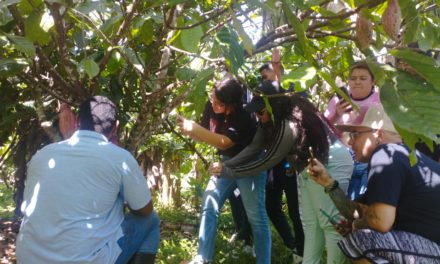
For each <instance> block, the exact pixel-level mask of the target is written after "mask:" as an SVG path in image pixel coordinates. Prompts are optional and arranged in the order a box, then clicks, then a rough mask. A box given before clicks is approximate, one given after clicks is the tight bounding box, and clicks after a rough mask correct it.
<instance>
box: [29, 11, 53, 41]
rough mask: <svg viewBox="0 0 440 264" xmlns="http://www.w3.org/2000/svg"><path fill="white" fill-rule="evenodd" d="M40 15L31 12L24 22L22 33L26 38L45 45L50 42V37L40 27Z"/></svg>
mask: <svg viewBox="0 0 440 264" xmlns="http://www.w3.org/2000/svg"><path fill="white" fill-rule="evenodd" d="M42 15H43V14H41V13H39V12H35V11H34V12H32V13H31V14H30V15H29V16H28V18H27V19H26V21H25V25H24V31H25V34H26V38H27V39H29V40H31V41H33V42H36V43H38V44H40V45H47V44H48V43H49V42H50V35H49V33H47V32H46V31H44V30H43V29H42V28H41V27H40V23H41V18H42Z"/></svg>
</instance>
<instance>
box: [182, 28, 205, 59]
mask: <svg viewBox="0 0 440 264" xmlns="http://www.w3.org/2000/svg"><path fill="white" fill-rule="evenodd" d="M202 36H203V30H202V27H201V26H197V27H194V28H190V29H185V30H182V31H181V33H180V40H181V43H182V46H183V48H184V49H185V50H186V51H189V52H191V53H197V52H198V50H199V42H200V38H201V37H202Z"/></svg>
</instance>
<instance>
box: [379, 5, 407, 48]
mask: <svg viewBox="0 0 440 264" xmlns="http://www.w3.org/2000/svg"><path fill="white" fill-rule="evenodd" d="M401 17H402V13H401V11H400V6H399V3H398V2H397V0H388V6H387V8H386V9H385V11H384V12H383V15H382V19H381V22H382V27H383V30H384V31H385V33H387V35H388V36H389V37H390V38H391V39H392V40H394V41H398V40H399V31H400V23H401Z"/></svg>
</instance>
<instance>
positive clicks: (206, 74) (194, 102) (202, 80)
mask: <svg viewBox="0 0 440 264" xmlns="http://www.w3.org/2000/svg"><path fill="white" fill-rule="evenodd" d="M214 72H215V69H214V68H207V69H204V70H202V71H200V72H198V73H197V75H196V77H195V78H194V79H193V80H192V81H191V84H190V87H191V91H190V92H189V93H188V96H187V98H186V100H187V101H188V102H190V103H191V106H190V107H189V108H190V110H194V111H195V112H196V113H200V112H201V111H203V108H204V104H205V102H206V98H207V97H206V85H207V83H208V81H209V79H211V78H212V76H213V74H214Z"/></svg>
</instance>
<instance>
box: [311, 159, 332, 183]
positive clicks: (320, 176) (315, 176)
mask: <svg viewBox="0 0 440 264" xmlns="http://www.w3.org/2000/svg"><path fill="white" fill-rule="evenodd" d="M307 172H308V173H309V175H310V178H311V179H312V180H314V181H315V182H316V183H317V184H319V185H321V186H323V187H325V186H328V185H329V184H331V183H332V181H333V179H332V177H331V176H330V174H329V173H328V171H327V169H326V168H325V167H324V165H323V164H322V163H321V162H320V161H319V160H318V159H315V158H314V159H313V160H310V161H309V166H308V167H307Z"/></svg>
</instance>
